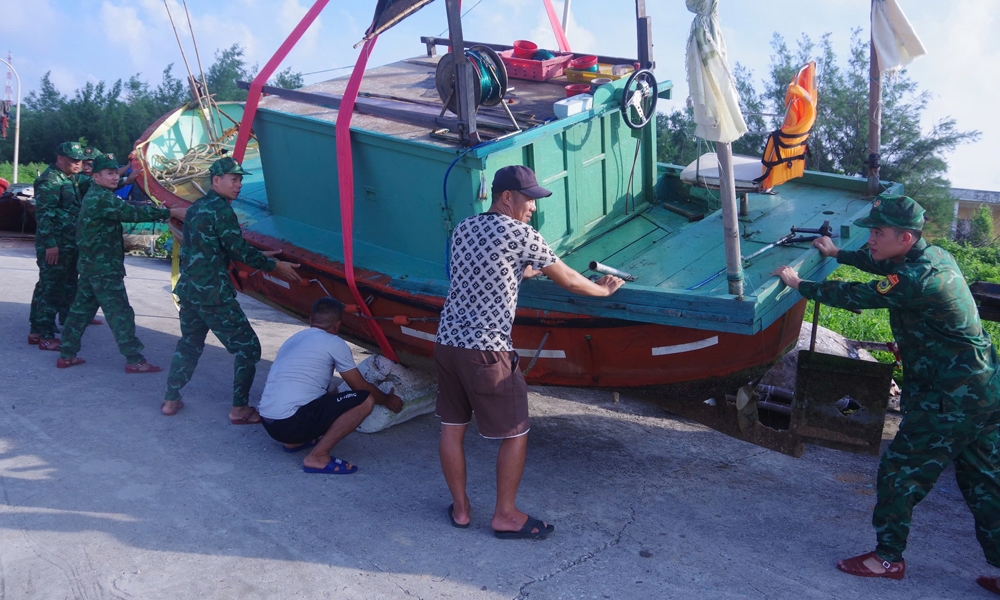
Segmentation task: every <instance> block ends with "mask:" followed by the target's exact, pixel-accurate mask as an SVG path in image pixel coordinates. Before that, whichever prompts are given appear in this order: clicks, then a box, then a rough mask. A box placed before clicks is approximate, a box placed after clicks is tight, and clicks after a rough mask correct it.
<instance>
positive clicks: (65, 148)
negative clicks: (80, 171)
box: [56, 142, 89, 160]
mask: <svg viewBox="0 0 1000 600" xmlns="http://www.w3.org/2000/svg"><path fill="white" fill-rule="evenodd" d="M56 156H65V157H66V158H69V159H71V160H89V159H87V157H86V156H84V154H83V147H82V146H80V142H63V143H61V144H59V145H58V146H56Z"/></svg>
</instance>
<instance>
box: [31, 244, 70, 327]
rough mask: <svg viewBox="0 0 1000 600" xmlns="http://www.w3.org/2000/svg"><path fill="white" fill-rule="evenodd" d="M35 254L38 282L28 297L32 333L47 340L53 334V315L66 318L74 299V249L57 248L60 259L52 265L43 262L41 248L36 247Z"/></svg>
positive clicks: (54, 319) (42, 250)
mask: <svg viewBox="0 0 1000 600" xmlns="http://www.w3.org/2000/svg"><path fill="white" fill-rule="evenodd" d="M35 257H36V260H35V262H36V263H37V264H38V283H36V284H35V292H34V294H32V296H31V314H30V316H29V321H30V324H31V333H37V334H38V335H40V336H42V339H46V340H50V339H52V338H54V337H56V315H57V314H58V315H60V317H61V320H62V321H65V320H66V318H67V313H68V312H69V307H70V305H71V304H73V298H75V297H76V280H77V274H76V259H77V251H76V250H75V249H72V250H68V249H66V248H60V249H59V262H57V263H56V264H54V265H50V264H49V263H47V262H45V249H44V248H35Z"/></svg>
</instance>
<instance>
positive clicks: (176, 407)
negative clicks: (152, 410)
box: [160, 400, 184, 417]
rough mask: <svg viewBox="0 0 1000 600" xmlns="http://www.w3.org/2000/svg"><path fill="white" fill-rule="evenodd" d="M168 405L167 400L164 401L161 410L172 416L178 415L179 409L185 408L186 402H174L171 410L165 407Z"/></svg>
mask: <svg viewBox="0 0 1000 600" xmlns="http://www.w3.org/2000/svg"><path fill="white" fill-rule="evenodd" d="M166 406H167V403H166V402H164V403H163V404H161V405H160V412H162V413H163V414H164V415H166V416H168V417H172V416H174V415H176V414H177V413H178V411H180V409H182V408H184V403H183V402H182V401H180V400H177V401H176V402H175V403H174V405H173V409H171V410H169V411H168V410H166V409H165V408H164V407H166Z"/></svg>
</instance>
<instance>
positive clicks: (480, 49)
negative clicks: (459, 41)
mask: <svg viewBox="0 0 1000 600" xmlns="http://www.w3.org/2000/svg"><path fill="white" fill-rule="evenodd" d="M465 57H466V59H467V60H468V61H469V64H470V66H471V67H472V68H471V69H468V70H467V72H468V75H467V85H468V86H469V87H470V88H471V89H472V96H473V99H474V102H475V106H476V108H477V109H478V108H479V107H480V106H496V105H497V104H500V103H501V102H503V98H504V95H506V93H507V68H506V67H505V66H504V64H503V61H502V60H501V59H500V56H499V55H498V54H497V53H496V52H494V51H493V50H492V49H490V48H487V47H486V46H473V47H471V48H468V49H466V50H465ZM454 60H455V58H454V53H449V54H445V55H444V56H442V57H441V60H440V61H438V66H437V72H436V73H435V77H434V79H435V83H436V85H437V90H438V95H439V96H440V97H441V101H442V102H444V104H445V105H446V106H447V107H448V110H450V111H451V112H453V113H455V114H458V98H457V96H456V94H455V63H454Z"/></svg>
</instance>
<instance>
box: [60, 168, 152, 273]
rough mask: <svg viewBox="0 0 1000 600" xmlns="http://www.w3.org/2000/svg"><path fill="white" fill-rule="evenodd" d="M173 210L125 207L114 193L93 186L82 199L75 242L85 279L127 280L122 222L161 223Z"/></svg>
mask: <svg viewBox="0 0 1000 600" xmlns="http://www.w3.org/2000/svg"><path fill="white" fill-rule="evenodd" d="M168 218H170V209H167V208H159V207H156V206H135V205H132V204H126V203H125V201H124V200H122V199H121V198H119V197H118V196H115V193H114V192H113V191H111V190H109V189H105V188H103V187H101V186H99V185H94V186H91V188H90V191H89V192H87V195H85V196H84V197H83V205H82V206H81V207H80V219H79V222H78V223H77V229H76V243H77V248H78V250H79V253H80V258H79V259H77V263H76V268H77V271H79V273H80V275H81V276H84V277H124V276H125V248H124V246H123V240H122V223H141V222H144V221H162V220H165V219H168Z"/></svg>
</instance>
